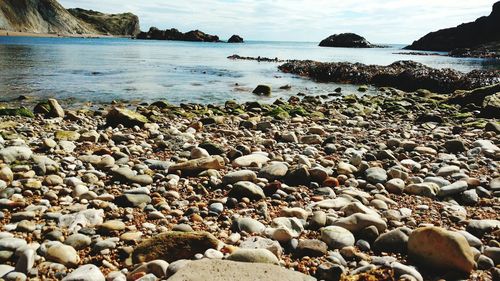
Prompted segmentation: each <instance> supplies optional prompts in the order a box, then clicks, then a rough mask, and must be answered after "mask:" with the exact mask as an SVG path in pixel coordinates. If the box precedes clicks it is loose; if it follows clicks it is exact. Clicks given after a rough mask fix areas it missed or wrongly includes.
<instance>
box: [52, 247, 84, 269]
mask: <svg viewBox="0 0 500 281" xmlns="http://www.w3.org/2000/svg"><path fill="white" fill-rule="evenodd" d="M47 259H48V260H51V261H54V262H58V263H61V264H63V265H65V266H68V267H74V266H76V265H78V263H79V262H80V257H79V256H78V253H77V252H76V250H75V249H74V248H73V247H71V246H67V245H64V244H56V245H54V246H52V247H50V248H49V249H48V251H47Z"/></svg>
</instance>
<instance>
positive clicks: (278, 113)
mask: <svg viewBox="0 0 500 281" xmlns="http://www.w3.org/2000/svg"><path fill="white" fill-rule="evenodd" d="M266 115H267V116H271V117H274V119H278V120H284V119H288V118H290V114H288V112H287V111H286V110H284V109H283V108H282V107H279V106H278V107H276V108H274V109H272V110H270V111H269V112H267V113H266Z"/></svg>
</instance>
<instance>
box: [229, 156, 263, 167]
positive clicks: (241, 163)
mask: <svg viewBox="0 0 500 281" xmlns="http://www.w3.org/2000/svg"><path fill="white" fill-rule="evenodd" d="M269 160H270V159H269V158H268V157H267V156H265V155H262V154H258V153H254V154H250V155H245V156H241V157H238V158H236V159H234V160H233V167H251V166H257V167H260V166H262V165H264V164H266V163H267V162H269Z"/></svg>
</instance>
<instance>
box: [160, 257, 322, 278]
mask: <svg viewBox="0 0 500 281" xmlns="http://www.w3.org/2000/svg"><path fill="white" fill-rule="evenodd" d="M167 280H168V281H181V280H182V281H185V280H189V281H205V280H218V281H233V280H238V281H254V280H290V281H314V280H316V279H315V278H313V277H311V276H307V275H305V274H302V273H299V272H296V271H292V270H289V269H285V268H283V267H280V266H277V265H272V264H268V263H267V264H266V263H244V262H236V261H228V260H200V261H193V262H190V263H188V264H187V265H186V266H184V267H183V268H182V269H180V270H179V271H177V273H175V274H174V275H173V276H171V277H170V278H169V279H167Z"/></svg>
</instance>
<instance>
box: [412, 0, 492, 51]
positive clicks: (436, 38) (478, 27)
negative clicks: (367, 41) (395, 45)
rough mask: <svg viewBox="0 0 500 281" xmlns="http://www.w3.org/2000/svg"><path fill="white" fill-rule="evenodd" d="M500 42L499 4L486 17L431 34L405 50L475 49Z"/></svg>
mask: <svg viewBox="0 0 500 281" xmlns="http://www.w3.org/2000/svg"><path fill="white" fill-rule="evenodd" d="M499 41H500V2H496V3H495V4H494V5H493V11H492V12H491V14H490V15H489V16H487V17H481V18H478V19H477V20H476V21H474V22H469V23H464V24H461V25H459V26H457V27H452V28H447V29H442V30H438V31H435V32H431V33H429V34H427V35H425V36H424V37H422V38H420V39H419V40H417V41H415V42H413V44H411V45H410V46H408V47H406V49H410V50H426V51H452V50H455V49H463V48H476V47H479V46H484V45H485V44H488V43H492V42H499Z"/></svg>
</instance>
